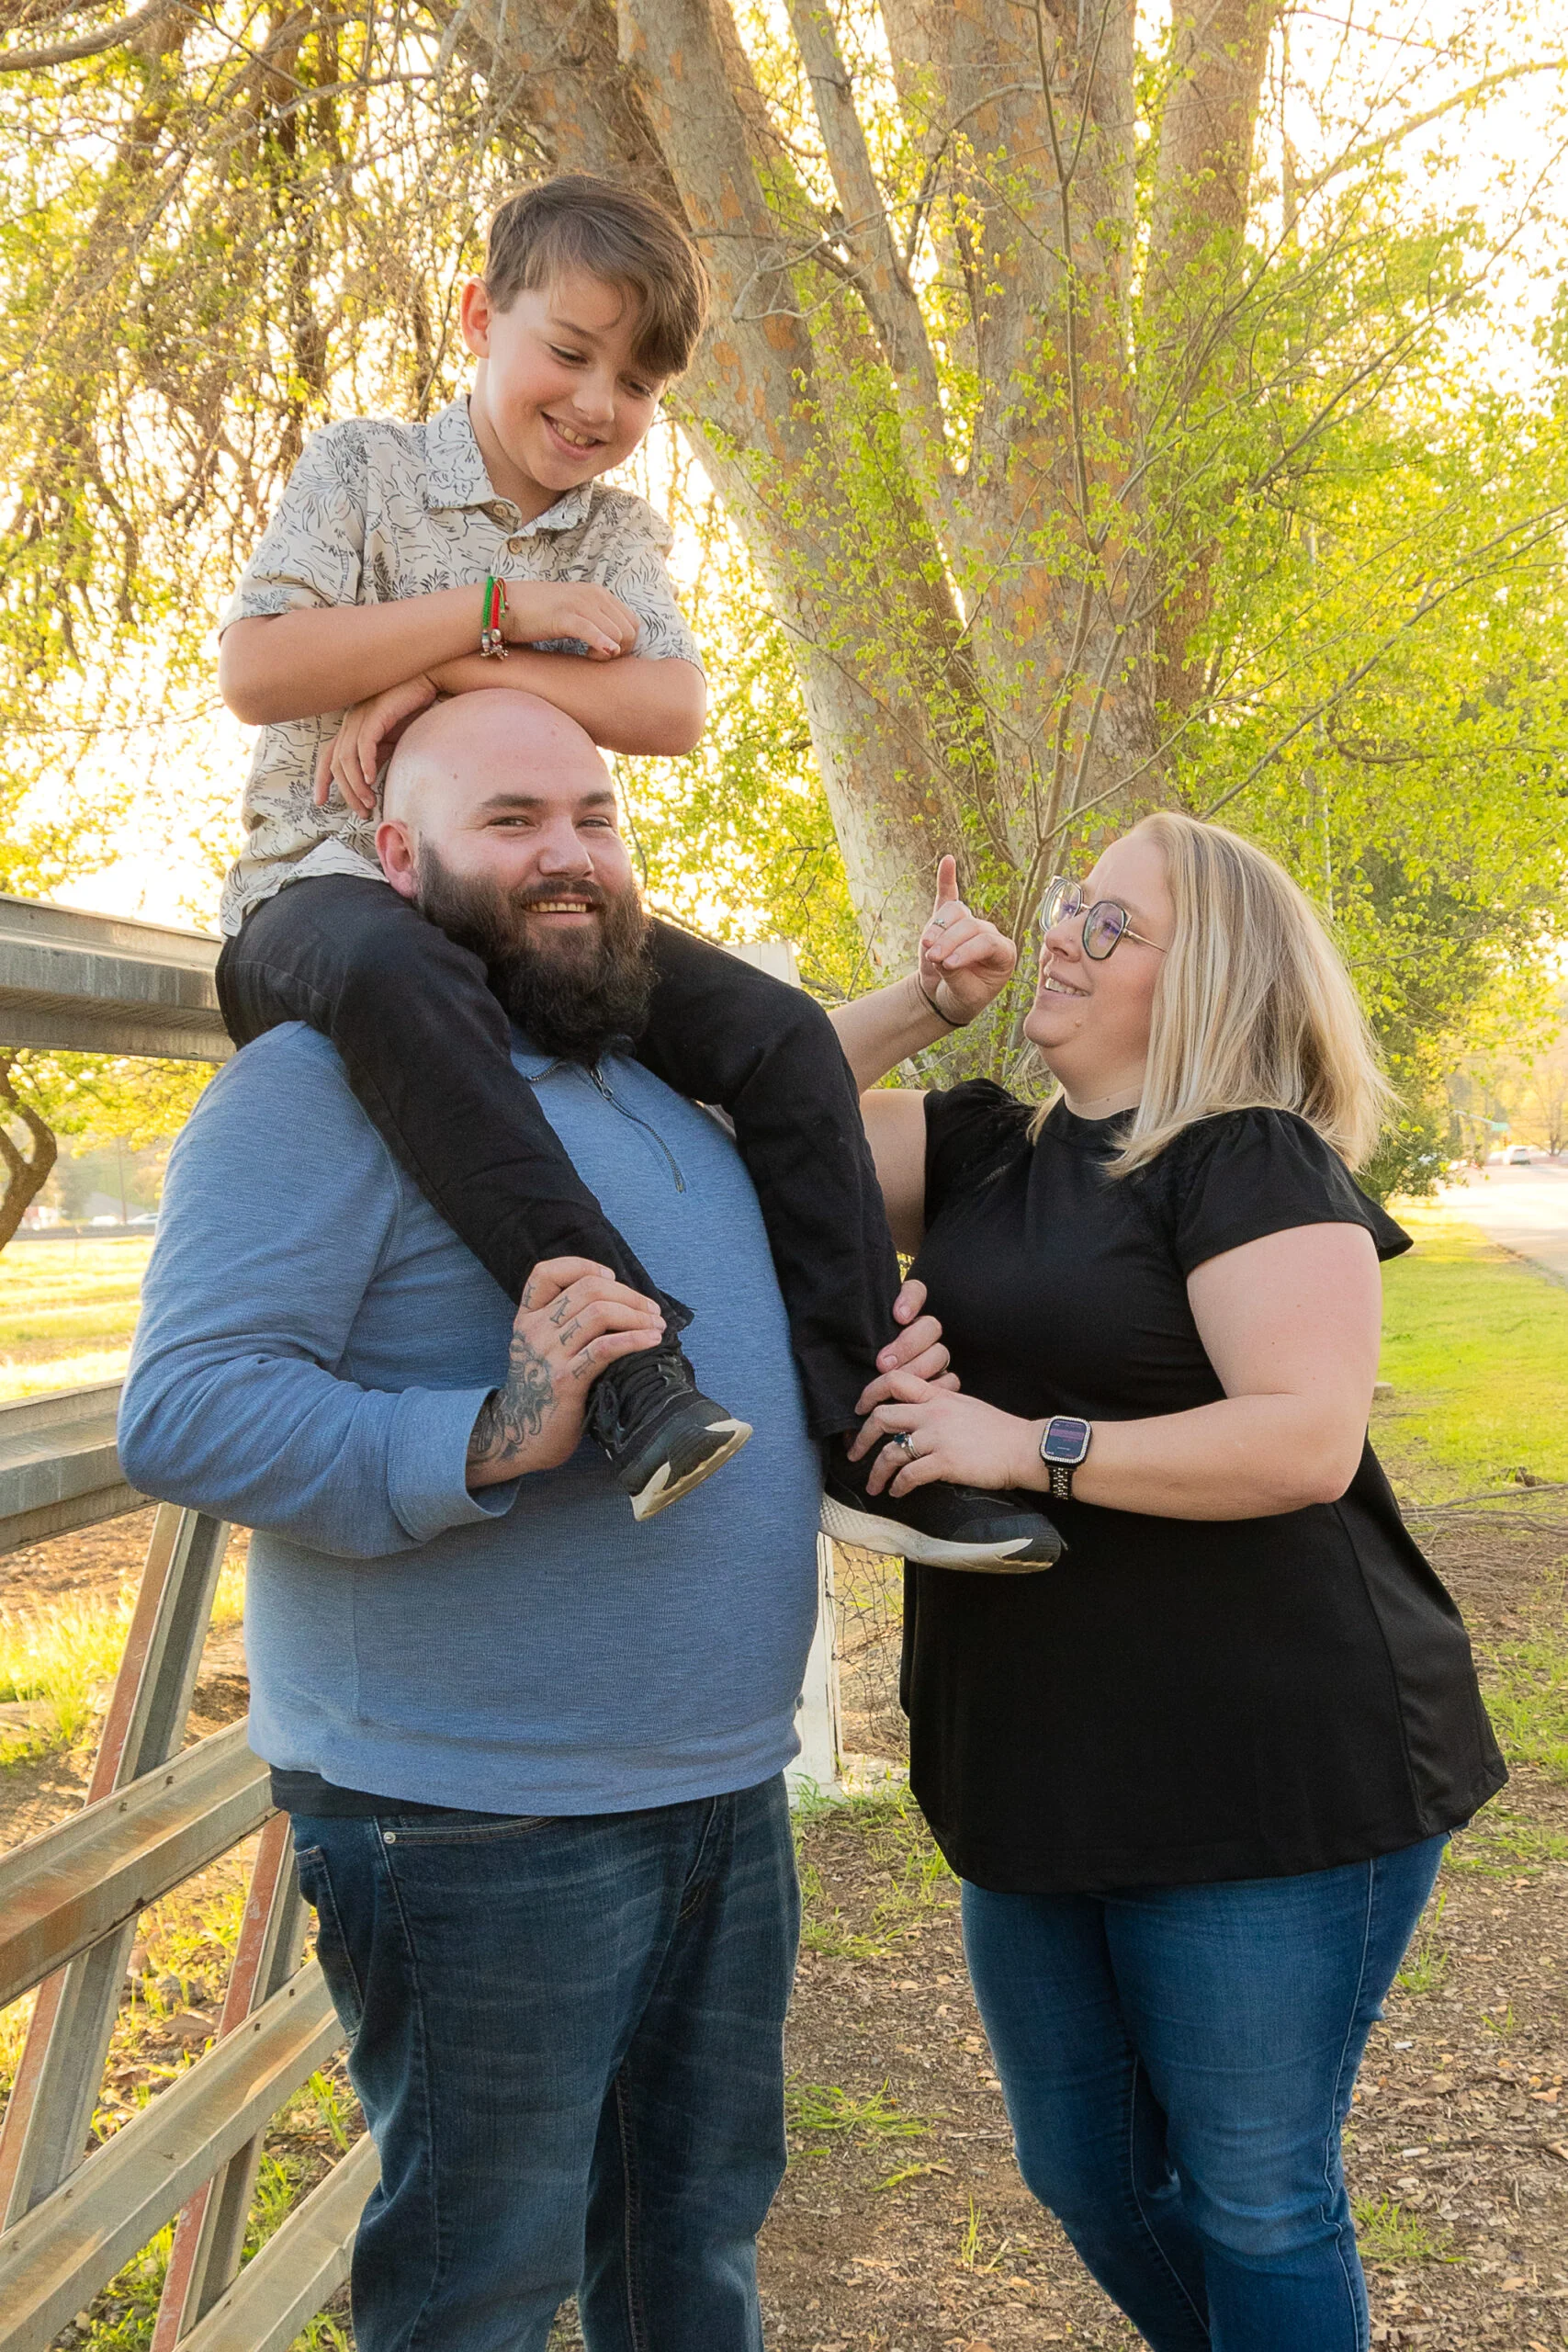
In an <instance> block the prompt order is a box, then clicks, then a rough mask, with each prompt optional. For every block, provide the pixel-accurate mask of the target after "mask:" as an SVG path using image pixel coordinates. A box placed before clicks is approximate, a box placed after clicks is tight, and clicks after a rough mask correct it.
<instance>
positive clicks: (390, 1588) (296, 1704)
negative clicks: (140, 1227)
mask: <svg viewBox="0 0 1568 2352" xmlns="http://www.w3.org/2000/svg"><path fill="white" fill-rule="evenodd" d="M513 1058H514V1059H515V1061H516V1063H517V1066H518V1068H519V1069H520V1070H521V1071H522V1072H523V1073H524V1074H525V1076H526V1077H528V1078H530V1079H531V1080H533V1081H534V1083H535V1086H536V1094H537V1099H538V1102H539V1103H540V1106H541V1108H542V1109H543V1110H544V1112H545V1113H546V1114H547V1117H548V1118H549V1120H550V1122H551V1124H552V1125H553V1126H554V1127H555V1129H556V1131H557V1133H558V1135H559V1136H560V1138H561V1141H562V1143H563V1144H564V1145H565V1147H566V1148H567V1151H568V1152H569V1154H570V1158H571V1159H572V1160H573V1162H574V1163H575V1165H576V1167H577V1169H578V1170H579V1171H580V1173H581V1175H582V1177H583V1179H584V1181H585V1182H587V1183H588V1184H589V1186H590V1187H591V1188H592V1191H593V1192H594V1193H597V1195H598V1197H599V1199H600V1200H601V1202H602V1203H603V1204H604V1209H605V1211H606V1213H607V1215H608V1216H609V1217H610V1218H611V1220H612V1222H613V1223H614V1224H615V1226H617V1227H619V1229H620V1231H621V1232H622V1233H623V1234H624V1235H625V1236H626V1239H627V1240H628V1241H629V1242H630V1244H631V1246H632V1248H633V1249H634V1250H636V1252H637V1255H638V1257H639V1258H641V1260H642V1261H643V1262H644V1264H645V1265H647V1266H649V1268H650V1269H651V1270H652V1271H653V1272H654V1273H655V1275H656V1277H657V1279H658V1280H659V1281H660V1283H663V1285H664V1287H665V1288H666V1289H667V1290H669V1291H671V1293H672V1294H673V1295H675V1296H676V1297H678V1298H682V1299H684V1300H685V1301H686V1303H687V1304H688V1305H689V1306H692V1307H693V1308H694V1312H695V1320H694V1324H693V1326H692V1329H691V1330H690V1332H689V1333H688V1334H687V1346H688V1350H689V1352H690V1354H691V1356H692V1360H693V1363H694V1365H695V1368H696V1373H697V1377H698V1380H699V1381H700V1383H701V1385H702V1386H703V1388H704V1390H705V1393H706V1394H707V1395H709V1396H712V1397H718V1398H720V1399H722V1401H723V1402H724V1404H725V1405H727V1406H728V1408H729V1409H730V1410H731V1411H732V1412H735V1413H738V1414H739V1415H740V1416H741V1417H742V1418H743V1419H746V1420H749V1421H750V1422H751V1423H752V1425H753V1427H754V1429H755V1431H756V1434H755V1436H754V1437H753V1438H752V1440H751V1442H750V1445H749V1446H747V1448H746V1449H745V1451H744V1452H743V1453H740V1454H739V1455H738V1456H737V1457H736V1458H735V1460H734V1461H733V1462H731V1463H730V1464H728V1466H727V1467H726V1468H725V1469H723V1470H722V1471H720V1472H719V1473H718V1474H717V1475H716V1476H715V1477H713V1478H712V1479H710V1480H709V1481H708V1482H707V1484H706V1485H705V1486H704V1487H699V1488H698V1489H697V1491H696V1492H695V1493H694V1494H692V1495H690V1496H688V1497H687V1498H686V1499H685V1500H684V1501H683V1502H681V1503H678V1504H676V1505H675V1506H674V1507H673V1508H672V1509H671V1510H668V1511H665V1512H663V1513H661V1514H660V1516H659V1517H658V1518H657V1519H653V1520H650V1521H648V1522H647V1523H646V1524H644V1525H642V1526H638V1525H637V1524H636V1523H635V1522H634V1521H633V1519H632V1516H631V1511H630V1507H629V1505H628V1503H627V1501H626V1497H625V1496H624V1495H623V1494H622V1493H621V1491H620V1490H619V1488H618V1487H615V1485H613V1483H612V1481H611V1478H610V1475H609V1470H608V1467H607V1465H606V1464H605V1462H604V1456H603V1455H602V1454H601V1453H599V1452H598V1450H597V1449H596V1448H595V1447H593V1446H592V1445H591V1444H589V1443H587V1442H584V1443H583V1444H582V1445H581V1446H580V1447H579V1449H578V1451H577V1453H575V1454H574V1455H573V1457H572V1459H571V1460H570V1462H569V1463H567V1464H564V1465H563V1466H562V1467H561V1468H560V1469H558V1470H552V1471H546V1472H541V1473H537V1474H536V1475H534V1476H529V1477H525V1478H522V1479H520V1480H517V1481H516V1482H514V1483H513V1485H510V1486H502V1487H489V1488H487V1489H484V1490H483V1491H482V1492H481V1493H479V1494H478V1495H471V1494H469V1492H468V1487H467V1485H466V1483H465V1457H466V1453H467V1449H468V1436H469V1432H470V1430H472V1427H473V1422H474V1416H475V1414H476V1413H477V1412H478V1410H479V1406H480V1404H481V1403H482V1401H483V1399H484V1397H486V1395H487V1394H488V1393H489V1391H490V1390H491V1388H492V1387H494V1386H496V1385H499V1383H500V1382H501V1381H502V1378H503V1377H504V1375H505V1370H506V1354H507V1342H508V1340H509V1338H510V1335H511V1326H512V1314H513V1310H512V1307H511V1305H510V1303H509V1302H508V1300H507V1299H506V1297H505V1295H504V1294H503V1293H502V1291H501V1289H500V1288H499V1287H498V1285H497V1284H496V1283H494V1282H492V1281H491V1277H490V1276H489V1275H488V1274H487V1273H486V1272H485V1271H484V1269H483V1268H482V1267H481V1266H480V1265H479V1261H477V1260H476V1259H475V1258H474V1257H473V1256H472V1255H471V1254H470V1252H469V1251H468V1250H467V1249H466V1248H465V1247H464V1246H463V1244H462V1243H461V1242H460V1241H458V1240H457V1237H456V1236H455V1235H454V1234H453V1233H452V1232H451V1231H450V1230H449V1228H448V1227H446V1225H445V1224H444V1223H443V1222H442V1220H441V1218H440V1217H439V1216H437V1215H436V1213H435V1211H434V1209H433V1208H431V1207H430V1206H429V1204H427V1203H426V1202H425V1201H424V1199H423V1197H422V1195H421V1194H420V1193H419V1192H418V1191H417V1189H416V1188H415V1187H414V1185H413V1184H412V1182H410V1180H409V1179H408V1178H407V1177H406V1176H405V1175H404V1174H403V1172H402V1170H400V1167H399V1166H398V1165H397V1163H396V1161H395V1160H394V1159H393V1158H392V1156H391V1154H390V1153H389V1151H388V1149H387V1148H386V1146H385V1145H384V1144H383V1143H382V1141H381V1139H380V1137H379V1136H378V1134H377V1132H376V1130H375V1128H374V1127H373V1126H372V1125H371V1124H370V1122H369V1120H368V1119H367V1117H366V1115H365V1114H364V1112H363V1111H362V1110H361V1109H360V1107H359V1105H358V1103H356V1101H355V1097H354V1095H353V1093H352V1092H351V1091H350V1089H349V1086H348V1081H347V1079H346V1076H345V1074H344V1069H343V1065H342V1063H341V1062H340V1061H339V1059H338V1057H337V1055H336V1053H335V1052H334V1050H333V1047H332V1046H330V1045H328V1044H327V1043H326V1041H325V1040H324V1039H322V1038H321V1037H319V1036H317V1035H315V1034H314V1033H313V1032H312V1031H310V1030H309V1029H304V1028H301V1027H299V1026H298V1025H293V1024H291V1025H289V1026H288V1027H284V1028H279V1029H274V1030H272V1031H270V1032H269V1033H268V1034H267V1035H265V1036H264V1037H262V1038H260V1039H258V1040H257V1041H256V1042H255V1043H254V1045H250V1046H246V1048H245V1050H244V1051H243V1053H242V1054H240V1055H238V1056H237V1057H235V1059H234V1060H233V1061H232V1062H231V1063H230V1064H229V1065H228V1067H227V1068H226V1069H224V1070H222V1071H221V1072H220V1075H219V1076H218V1078H216V1079H215V1080H214V1081H213V1083H212V1085H211V1086H210V1087H209V1089H208V1091H207V1092H206V1093H205V1094H204V1095H203V1096H202V1098H201V1101H200V1103H198V1104H197V1109H196V1112H195V1114H194V1115H193V1117H192V1118H191V1120H190V1122H189V1124H188V1125H187V1126H186V1130H185V1132H184V1134H183V1135H182V1136H181V1137H180V1139H179V1142H178V1143H177V1144H176V1146H175V1150H174V1153H173V1155H172V1156H171V1159H170V1163H169V1173H168V1182H167V1185H166V1188H165V1191H164V1206H163V1211H162V1214H161V1216H160V1219H159V1227H158V1236H157V1241H156V1245H155V1247H154V1249H153V1252H152V1262H151V1264H150V1266H149V1268H148V1272H147V1280H146V1283H145V1286H144V1289H143V1293H142V1308H141V1323H140V1325H139V1327H138V1330H137V1335H136V1344H135V1347H134V1349H133V1351H132V1355H131V1363H130V1375H129V1378H128V1380H127V1383H126V1389H125V1397H124V1402H123V1405H122V1407H121V1411H120V1434H119V1443H120V1456H121V1460H122V1462H123V1463H124V1465H125V1472H126V1476H128V1477H129V1478H130V1480H131V1482H132V1483H133V1484H134V1485H135V1486H137V1487H141V1489H142V1491H143V1492H144V1493H147V1494H152V1495H157V1496H160V1497H164V1498H167V1499H169V1500H171V1501H174V1502H179V1503H186V1504H194V1505H197V1506H198V1507H199V1508H201V1509H202V1510H209V1511H212V1512H215V1513H216V1514H218V1515H219V1516H220V1517H221V1518H224V1519H231V1520H233V1521H237V1522H238V1523H239V1524H241V1525H243V1526H247V1527H251V1528H254V1530H255V1531H256V1532H255V1534H254V1540H253V1542H252V1544H251V1553H250V1566H249V1572H248V1577H247V1588H246V1602H245V1647H246V1655H247V1658H248V1662H249V1667H250V1674H251V1702H252V1703H251V1741H252V1745H253V1746H254V1748H255V1750H256V1752H257V1754H258V1755H260V1756H262V1757H264V1758H265V1759H266V1761H267V1762H268V1763H271V1764H274V1765H278V1766H281V1767H284V1768H287V1769H289V1770H304V1771H314V1772H319V1773H321V1775H322V1777H323V1778H324V1779H326V1780H328V1781H333V1782H334V1783H336V1784H337V1785H338V1786H340V1787H343V1788H349V1789H356V1790H367V1791H369V1792H373V1793H374V1794H376V1795H378V1796H386V1797H392V1798H399V1799H402V1800H405V1801H412V1802H414V1803H423V1804H446V1805H460V1806H468V1807H473V1808H475V1809H477V1810H480V1811H485V1812H498V1813H513V1812H515V1813H540V1814H551V1813H554V1814H586V1813H608V1812H628V1811H635V1810H637V1809H639V1808H641V1807H644V1806H649V1805H660V1804H675V1803H678V1802H681V1801H682V1800H684V1799H688V1798H693V1797H700V1796H711V1795H717V1794H720V1793H722V1792H727V1791H729V1790H733V1789H741V1788H748V1787H750V1786H752V1785H753V1784H754V1783H756V1782H757V1781H761V1780H764V1779H766V1778H768V1777H769V1776H770V1775H771V1774H772V1773H773V1772H776V1771H778V1770H780V1769H781V1768H782V1767H783V1766H784V1764H785V1763H787V1762H788V1760H789V1758H791V1757H792V1756H793V1755H794V1754H795V1749H796V1744H797V1743H796V1740H795V1731H794V1715H795V1702H796V1699H797V1696H798V1694H799V1691H800V1686H801V1679H802V1675H803V1672H804V1669H805V1663H806V1654H807V1646H808V1645H809V1642H810V1637H811V1631H812V1625H813V1622H814V1617H815V1612H816V1601H817V1578H816V1530H817V1514H818V1495H819V1477H818V1464H817V1457H816V1453H815V1449H814V1448H813V1446H812V1445H811V1443H810V1442H809V1440H808V1438H807V1433H806V1424H805V1418H804V1414H803V1411H802V1408H801V1400H800V1394H799V1388H798V1385H797V1382H796V1378H795V1367H794V1363H793V1360H792V1358H791V1355H790V1350H789V1336H788V1329H787V1325H786V1322H785V1317H784V1305H783V1301H782V1300H781V1298H780V1296H779V1292H778V1286H777V1283H776V1282H775V1280H774V1277H773V1264H772V1261H771V1259H770V1257H769V1253H768V1245H767V1240H766V1237H765V1235H764V1233H763V1229H762V1221H761V1214H760V1212H759V1209H758V1205H757V1199H756V1195H755V1193H753V1191H752V1189H751V1184H750V1179H749V1178H748V1176H747V1174H746V1171H745V1169H744V1168H743V1166H742V1165H741V1162H740V1159H739V1156H738V1154H737V1152H736V1150H735V1147H734V1145H733V1144H732V1142H731V1141H730V1139H729V1137H728V1135H727V1134H726V1132H725V1131H724V1129H723V1128H722V1127H721V1126H720V1125H719V1124H718V1123H717V1122H716V1120H715V1119H714V1118H713V1117H711V1116H710V1115H709V1114H707V1113H706V1112H705V1111H703V1110H700V1109H699V1108H697V1107H696V1106H695V1105H694V1104H693V1103H687V1102H685V1101H683V1100H682V1098H681V1097H680V1096H679V1095H676V1094H674V1093H671V1091H670V1089H669V1088H668V1087H666V1086H663V1085H661V1084H660V1081H659V1080H657V1079H655V1078H653V1077H652V1076H651V1075H650V1074H649V1072H648V1071H647V1070H645V1069H642V1068H641V1067H640V1065H639V1064H637V1062H634V1061H630V1060H626V1059H621V1058H616V1057H610V1058H607V1059H606V1060H605V1061H604V1063H603V1064H602V1065H601V1066H600V1069H599V1070H598V1071H597V1072H596V1073H590V1072H588V1071H586V1070H584V1069H581V1068H578V1067H576V1066H573V1065H568V1064H556V1065H551V1064H549V1063H547V1061H546V1059H545V1058H544V1057H542V1056H541V1055H538V1054H536V1053H534V1052H532V1051H531V1050H529V1049H528V1048H527V1047H526V1046H525V1045H524V1043H523V1042H522V1041H521V1040H519V1041H518V1043H517V1046H516V1050H515V1053H514V1057H513Z"/></svg>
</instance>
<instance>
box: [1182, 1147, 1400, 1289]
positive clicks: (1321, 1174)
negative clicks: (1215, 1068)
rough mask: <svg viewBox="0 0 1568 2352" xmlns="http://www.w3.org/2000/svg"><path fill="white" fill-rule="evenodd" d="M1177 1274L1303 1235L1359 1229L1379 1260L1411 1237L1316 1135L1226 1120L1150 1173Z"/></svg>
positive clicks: (1395, 1252) (1393, 1254) (1397, 1252)
mask: <svg viewBox="0 0 1568 2352" xmlns="http://www.w3.org/2000/svg"><path fill="white" fill-rule="evenodd" d="M1149 1174H1150V1177H1151V1178H1152V1180H1153V1182H1154V1184H1155V1187H1156V1191H1158V1192H1159V1193H1163V1195H1164V1201H1163V1206H1164V1208H1165V1212H1166V1216H1167V1217H1168V1222H1169V1230H1170V1237H1171V1243H1172V1247H1173V1249H1174V1250H1175V1254H1176V1259H1177V1262H1178V1264H1179V1266H1180V1268H1181V1271H1182V1272H1183V1274H1190V1273H1191V1272H1192V1271H1193V1269H1194V1268H1195V1267H1197V1266H1201V1265H1205V1264H1207V1262H1208V1261H1209V1260H1210V1259H1211V1258H1219V1257H1223V1256H1224V1253H1225V1251H1226V1250H1239V1249H1241V1248H1242V1246H1243V1245H1244V1244H1245V1243H1247V1242H1248V1241H1260V1240H1261V1239H1262V1238H1263V1237H1264V1236H1265V1235H1266V1234H1269V1233H1288V1232H1290V1231H1291V1230H1292V1228H1293V1227H1296V1226H1302V1225H1359V1226H1360V1227H1362V1229H1363V1230H1364V1231H1365V1232H1367V1233H1370V1234H1371V1238H1372V1243H1373V1246H1374V1248H1375V1249H1376V1250H1377V1253H1378V1256H1379V1258H1380V1259H1382V1258H1397V1257H1398V1256H1400V1254H1401V1253H1402V1252H1403V1251H1404V1250H1408V1249H1409V1248H1410V1247H1411V1240H1410V1236H1409V1235H1408V1234H1407V1233H1406V1232H1405V1231H1404V1228H1403V1227H1400V1226H1398V1225H1396V1224H1395V1223H1394V1221H1393V1217H1391V1216H1389V1215H1388V1214H1387V1212H1386V1211H1385V1210H1383V1209H1382V1208H1380V1207H1379V1206H1378V1204H1377V1203H1376V1202H1375V1201H1373V1200H1370V1199H1369V1198H1368V1196H1367V1194H1366V1193H1363V1192H1362V1191H1361V1190H1360V1188H1359V1185H1358V1184H1357V1183H1356V1182H1355V1180H1354V1178H1353V1177H1352V1176H1351V1174H1350V1171H1349V1170H1348V1168H1347V1167H1346V1165H1345V1163H1344V1161H1343V1160H1342V1159H1340V1158H1339V1156H1338V1154H1337V1152H1336V1151H1334V1150H1332V1149H1331V1148H1329V1146H1328V1145H1327V1144H1326V1143H1325V1141H1324V1140H1323V1137H1322V1136H1320V1135H1319V1134H1318V1132H1317V1130H1316V1129H1315V1127H1313V1126H1311V1125H1308V1123H1307V1121H1306V1120H1305V1119H1303V1118H1298V1117H1297V1116H1296V1114H1294V1113H1293V1112H1290V1111H1271V1110H1252V1111H1227V1112H1223V1113H1221V1114H1218V1115H1217V1116H1216V1117H1214V1118H1212V1119H1200V1120H1198V1121H1197V1122H1195V1124H1194V1125H1192V1126H1190V1127H1188V1128H1186V1129H1185V1130H1184V1131H1183V1133H1182V1134H1180V1135H1179V1136H1177V1137H1176V1139H1175V1140H1174V1142H1172V1143H1170V1144H1168V1146H1167V1148H1166V1149H1165V1150H1164V1151H1163V1152H1162V1153H1161V1154H1160V1157H1159V1159H1157V1160H1156V1161H1155V1163H1154V1165H1153V1168H1152V1169H1151V1170H1149Z"/></svg>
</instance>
